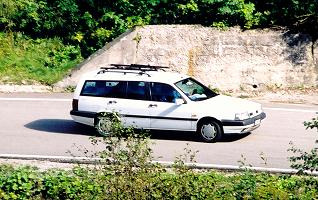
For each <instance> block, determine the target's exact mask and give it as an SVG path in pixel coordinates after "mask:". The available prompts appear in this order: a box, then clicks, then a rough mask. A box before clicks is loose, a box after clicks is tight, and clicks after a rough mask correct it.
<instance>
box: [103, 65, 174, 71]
mask: <svg viewBox="0 0 318 200" xmlns="http://www.w3.org/2000/svg"><path fill="white" fill-rule="evenodd" d="M167 68H169V67H164V66H154V65H141V64H130V65H126V64H110V66H109V67H101V69H103V70H109V69H119V70H139V71H158V70H159V69H161V70H163V71H165V70H164V69H167Z"/></svg>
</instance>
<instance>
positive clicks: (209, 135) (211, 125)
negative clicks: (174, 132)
mask: <svg viewBox="0 0 318 200" xmlns="http://www.w3.org/2000/svg"><path fill="white" fill-rule="evenodd" d="M198 133H199V134H200V136H201V138H202V140H203V141H205V142H216V141H219V140H220V139H221V138H222V135H223V132H222V128H221V126H220V125H219V124H218V123H217V122H215V121H213V120H207V121H203V122H202V123H200V125H199V127H198Z"/></svg>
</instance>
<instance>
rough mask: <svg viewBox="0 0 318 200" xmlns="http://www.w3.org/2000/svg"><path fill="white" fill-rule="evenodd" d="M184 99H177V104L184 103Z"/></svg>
mask: <svg viewBox="0 0 318 200" xmlns="http://www.w3.org/2000/svg"><path fill="white" fill-rule="evenodd" d="M184 103H185V102H184V100H183V99H175V104H177V105H181V104H184Z"/></svg>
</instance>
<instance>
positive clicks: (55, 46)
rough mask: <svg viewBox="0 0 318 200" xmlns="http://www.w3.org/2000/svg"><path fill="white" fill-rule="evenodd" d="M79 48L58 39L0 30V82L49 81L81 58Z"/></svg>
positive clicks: (64, 73)
mask: <svg viewBox="0 0 318 200" xmlns="http://www.w3.org/2000/svg"><path fill="white" fill-rule="evenodd" d="M81 60H82V58H81V54H80V49H79V48H78V47H76V46H72V45H64V44H63V43H62V42H61V41H60V40H59V39H57V38H53V39H30V38H26V37H25V36H23V35H22V34H14V36H12V35H11V36H10V35H9V34H5V33H2V34H1V33H0V82H2V83H19V84H34V83H41V84H46V85H51V84H53V83H55V82H57V81H58V80H61V79H62V78H63V77H64V76H65V75H66V73H67V72H68V70H69V69H71V68H72V67H74V65H76V64H77V63H78V62H79V61H81Z"/></svg>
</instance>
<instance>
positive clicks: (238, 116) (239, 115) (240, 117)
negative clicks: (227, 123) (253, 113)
mask: <svg viewBox="0 0 318 200" xmlns="http://www.w3.org/2000/svg"><path fill="white" fill-rule="evenodd" d="M248 118H249V116H248V112H243V113H236V114H235V120H244V119H248Z"/></svg>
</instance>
